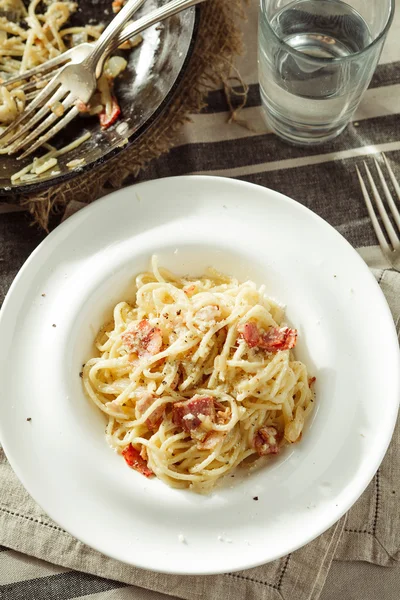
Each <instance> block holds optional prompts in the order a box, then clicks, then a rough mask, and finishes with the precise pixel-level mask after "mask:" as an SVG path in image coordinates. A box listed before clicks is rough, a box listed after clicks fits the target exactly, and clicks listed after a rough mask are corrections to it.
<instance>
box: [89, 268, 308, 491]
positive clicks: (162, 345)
mask: <svg viewBox="0 0 400 600" xmlns="http://www.w3.org/2000/svg"><path fill="white" fill-rule="evenodd" d="M136 286H137V293H136V302H135V304H132V305H131V304H128V303H127V302H120V303H119V304H117V306H116V307H115V308H114V314H113V320H112V322H111V323H109V324H107V325H106V326H105V327H104V328H103V329H102V330H101V331H100V333H99V335H98V337H97V340H96V346H97V349H98V352H99V356H96V357H93V358H91V359H90V360H88V362H87V363H86V364H85V366H84V369H83V372H82V377H83V385H84V388H85V391H86V394H87V396H88V397H89V398H90V400H92V401H93V402H94V403H95V404H96V406H97V407H98V408H99V409H100V410H101V411H102V412H103V413H104V414H105V415H106V418H107V428H106V437H107V441H108V443H109V444H110V446H112V448H114V449H116V450H117V451H118V452H119V453H121V454H122V455H123V456H124V458H125V460H126V462H127V463H128V465H129V466H131V467H132V468H134V469H136V470H137V471H139V472H140V473H142V474H143V475H145V476H148V477H149V476H151V475H153V474H154V475H156V476H157V477H158V478H160V479H161V480H163V481H164V482H166V483H167V484H169V485H171V486H174V487H182V488H186V487H189V488H191V489H193V490H194V491H197V492H202V493H207V492H209V491H210V490H211V489H212V487H213V486H214V485H215V483H216V482H217V481H218V480H219V479H220V478H221V477H223V476H224V475H226V474H227V473H231V471H232V470H233V469H235V467H237V466H238V465H239V464H241V463H243V462H245V463H246V464H247V465H248V463H251V465H252V466H253V465H254V464H257V463H256V462H255V461H254V459H256V458H257V459H258V457H263V456H268V455H270V456H272V455H276V454H278V453H279V451H280V450H281V448H282V447H283V446H284V445H285V444H291V443H294V442H297V441H298V440H299V439H300V438H301V435H302V431H303V426H304V423H305V421H306V419H307V417H308V415H309V414H310V412H311V410H312V407H313V402H314V398H313V392H312V389H311V385H312V383H313V380H314V378H312V379H310V378H309V375H308V373H307V369H306V367H305V365H304V364H303V363H301V362H299V361H296V360H295V359H294V358H293V356H292V349H293V348H294V346H295V344H296V340H297V331H296V330H295V329H291V328H289V327H288V326H287V325H285V323H284V311H283V309H282V308H281V307H280V306H279V305H278V304H276V303H275V302H274V301H272V300H270V299H268V298H267V297H266V296H265V288H264V287H261V288H260V289H257V287H256V285H255V284H254V283H253V282H251V281H246V282H244V283H239V282H238V281H237V280H236V279H234V278H231V277H227V276H225V275H222V274H220V273H218V272H216V271H215V270H213V269H209V271H208V272H207V273H206V274H205V275H204V276H203V277H200V278H198V279H197V278H188V277H178V276H176V275H174V274H172V273H170V272H168V271H166V270H165V269H161V268H158V264H157V259H156V258H155V257H153V259H152V271H151V272H146V273H142V274H140V275H138V276H137V278H136ZM246 459H247V460H246ZM260 461H261V459H260ZM248 466H249V465H248Z"/></svg>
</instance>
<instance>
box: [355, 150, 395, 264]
mask: <svg viewBox="0 0 400 600" xmlns="http://www.w3.org/2000/svg"><path fill="white" fill-rule="evenodd" d="M382 156H383V159H384V161H385V165H386V168H387V170H388V173H389V178H390V181H391V183H392V186H393V188H394V190H395V192H396V194H397V198H398V199H399V200H400V185H399V183H398V181H397V179H396V177H395V175H394V173H393V170H392V168H391V166H390V165H389V163H388V160H387V158H386V156H385V155H384V154H382ZM375 166H376V170H377V172H378V177H379V180H380V183H381V186H382V189H383V192H384V194H385V198H386V201H387V205H388V207H389V208H390V212H391V213H392V217H393V221H394V223H395V224H396V229H397V231H396V229H395V228H394V227H393V225H392V222H391V220H390V217H389V213H388V210H387V207H386V206H385V204H384V202H383V200H382V198H381V195H380V193H379V191H378V188H377V186H376V183H375V181H374V179H373V177H372V175H371V171H370V170H369V168H368V166H367V164H366V163H365V161H364V167H365V172H366V174H367V179H368V182H369V184H370V187H371V190H372V195H373V198H374V202H375V208H374V205H373V203H372V201H371V198H370V196H369V193H368V190H367V186H366V185H365V182H364V179H363V178H362V175H361V173H360V170H359V168H358V167H356V169H357V175H358V179H359V180H360V185H361V191H362V193H363V196H364V201H365V204H366V206H367V210H368V214H369V216H370V219H371V221H372V225H373V228H374V230H375V233H376V237H377V238H378V241H379V245H380V247H381V250H382V252H383V254H384V256H385V257H386V259H387V261H388V262H389V263H390V265H391V266H392V267H393V268H394V269H396V271H400V239H399V235H400V213H399V210H398V207H397V206H396V202H395V201H394V199H393V196H392V193H391V191H390V189H389V185H388V183H387V181H386V179H385V177H384V175H383V172H382V169H381V167H380V166H379V163H378V161H377V160H376V159H375ZM376 209H377V210H378V213H379V215H380V217H381V219H382V223H383V227H384V229H382V227H381V225H380V223H379V221H378V217H377V213H376ZM385 233H386V236H387V238H386V236H385ZM388 240H389V242H390V243H389V242H388Z"/></svg>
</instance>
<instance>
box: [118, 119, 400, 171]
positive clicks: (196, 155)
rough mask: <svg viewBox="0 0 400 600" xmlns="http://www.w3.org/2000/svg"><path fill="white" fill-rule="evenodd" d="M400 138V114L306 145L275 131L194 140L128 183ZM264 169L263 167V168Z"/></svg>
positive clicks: (362, 145)
mask: <svg viewBox="0 0 400 600" xmlns="http://www.w3.org/2000/svg"><path fill="white" fill-rule="evenodd" d="M399 139H400V118H399V116H398V115H386V116H383V117H378V118H373V119H365V120H363V121H360V122H359V124H358V126H357V127H356V126H354V124H350V125H349V126H348V127H347V129H346V130H345V131H344V132H343V133H342V135H341V136H339V137H338V138H336V139H334V140H332V142H329V143H327V144H323V145H321V146H313V147H311V148H306V149H305V148H302V147H298V146H291V145H288V144H287V143H285V142H284V141H282V140H280V139H279V138H278V137H277V136H275V135H270V134H263V135H254V136H251V137H245V138H241V139H240V142H239V143H238V142H237V140H235V139H233V140H225V141H223V142H220V141H215V142H211V141H210V142H208V143H201V144H197V143H191V144H187V145H186V146H184V147H182V146H178V147H176V148H173V149H172V150H171V151H170V152H169V153H168V154H167V155H164V156H162V157H161V158H160V159H159V160H158V161H157V162H155V163H152V165H150V167H149V168H148V169H147V170H146V171H145V172H143V174H142V175H141V176H139V178H137V179H135V178H133V177H129V178H128V179H127V180H126V183H134V182H135V181H145V180H148V179H154V178H156V177H168V176H170V175H171V173H173V174H174V175H182V174H185V173H192V172H196V173H201V172H209V171H211V170H212V171H221V170H223V169H231V168H232V167H235V168H237V167H246V166H250V165H251V166H252V167H253V169H254V167H255V166H256V165H257V164H260V165H261V164H263V163H265V162H268V161H274V162H277V161H279V160H289V159H294V158H303V159H304V158H305V157H307V156H318V155H323V154H330V153H336V152H337V153H339V152H343V151H344V150H350V149H352V148H360V147H365V146H376V145H378V144H383V143H385V144H387V143H389V142H392V141H397V140H399ZM260 170H261V169H260Z"/></svg>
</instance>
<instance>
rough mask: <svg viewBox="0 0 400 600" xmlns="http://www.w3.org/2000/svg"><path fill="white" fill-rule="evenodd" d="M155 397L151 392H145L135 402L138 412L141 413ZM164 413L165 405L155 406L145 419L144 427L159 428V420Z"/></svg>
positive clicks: (151, 429)
mask: <svg viewBox="0 0 400 600" xmlns="http://www.w3.org/2000/svg"><path fill="white" fill-rule="evenodd" d="M154 400H155V397H154V396H153V394H150V393H147V392H145V393H144V394H143V396H142V397H141V398H140V400H138V402H136V408H137V410H138V412H139V414H141V415H143V414H144V413H145V412H146V410H147V409H148V408H150V406H151V405H152V404H153V403H154ZM164 414H165V406H157V408H155V409H154V410H153V412H152V413H151V414H150V416H149V417H148V418H147V419H146V421H145V423H146V427H147V428H148V429H150V431H154V430H156V429H158V428H159V426H160V423H161V421H162V420H163V418H164Z"/></svg>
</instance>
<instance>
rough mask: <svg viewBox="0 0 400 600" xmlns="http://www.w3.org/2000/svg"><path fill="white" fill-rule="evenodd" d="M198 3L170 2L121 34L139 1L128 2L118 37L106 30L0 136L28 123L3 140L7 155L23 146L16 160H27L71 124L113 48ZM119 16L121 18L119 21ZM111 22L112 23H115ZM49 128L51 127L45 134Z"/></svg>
mask: <svg viewBox="0 0 400 600" xmlns="http://www.w3.org/2000/svg"><path fill="white" fill-rule="evenodd" d="M202 1H203V0H172V1H171V2H169V3H167V4H164V5H163V6H161V7H159V8H158V9H156V10H154V11H153V12H151V13H149V14H147V15H144V16H143V17H141V18H140V19H138V20H137V21H135V22H134V23H132V24H131V25H129V26H127V27H125V28H124V29H123V30H122V31H121V29H122V27H123V25H121V23H124V22H125V21H126V20H127V18H128V17H127V14H129V15H131V14H132V13H133V12H134V8H133V7H135V9H137V8H138V7H139V6H140V5H141V3H142V2H143V0H132V2H129V3H128V4H126V5H125V7H124V8H123V9H122V10H121V11H120V13H118V15H117V17H116V18H115V19H117V18H119V21H118V22H119V31H120V33H119V35H118V37H117V38H116V37H115V26H114V27H113V32H112V34H109V33H108V30H109V27H110V26H109V27H107V29H106V30H105V31H104V32H103V34H102V36H101V37H100V38H99V40H98V41H97V42H96V43H95V44H94V45H93V46H92V49H91V53H90V54H89V55H88V56H87V57H86V58H84V59H83V62H81V63H80V64H67V65H66V66H64V67H63V68H62V69H61V70H60V71H59V72H58V73H57V74H56V75H55V76H54V77H53V78H52V79H51V80H50V82H49V83H48V84H47V85H46V87H45V88H44V89H43V90H42V91H41V92H40V93H39V94H38V95H37V96H36V98H35V99H34V100H33V101H32V102H31V104H29V105H28V107H27V108H26V109H25V111H24V112H23V113H21V115H20V116H19V117H18V118H17V119H16V120H15V121H14V122H13V123H12V124H11V125H10V126H9V127H8V128H7V129H6V130H5V131H4V132H3V133H2V134H1V135H0V140H1V139H4V138H6V136H8V135H9V134H10V133H11V132H12V131H13V130H14V129H15V127H17V126H18V125H20V124H21V123H23V122H24V121H26V120H27V119H28V118H29V121H28V122H27V123H25V125H24V126H23V127H22V129H21V130H20V131H18V132H16V133H15V134H14V135H13V136H12V137H11V138H10V139H7V145H10V148H9V153H10V154H12V153H15V152H18V151H19V150H21V149H22V148H24V147H26V146H27V147H28V148H27V150H25V152H24V153H23V154H22V155H21V156H20V157H18V159H22V158H25V157H26V156H29V154H32V152H35V150H37V149H38V148H39V147H40V146H42V145H43V144H44V143H46V142H48V141H49V140H50V139H51V138H52V137H53V136H54V135H56V134H57V133H58V132H59V131H61V129H63V128H64V127H65V126H66V125H67V124H68V123H69V122H70V121H72V119H74V118H75V117H76V116H77V114H78V113H79V110H78V108H77V107H76V105H75V104H76V102H77V101H81V102H83V103H84V104H86V103H87V102H89V100H90V98H91V96H92V95H93V93H94V91H95V90H96V87H97V78H98V77H99V76H100V75H101V72H102V70H103V67H104V63H105V61H106V58H107V57H108V56H109V55H110V53H111V52H112V51H113V50H114V49H115V48H116V47H118V46H119V45H120V44H122V43H123V42H125V41H127V40H129V39H130V38H132V37H133V36H135V35H137V34H138V33H140V32H141V31H143V30H144V29H147V28H148V27H151V26H152V25H154V24H156V23H158V22H159V21H162V20H164V19H166V18H168V17H170V16H172V15H174V14H176V13H178V12H180V11H181V10H184V9H185V8H189V7H190V6H193V5H195V4H198V3H199V2H202ZM127 7H129V12H126V11H125V9H127ZM124 11H125V12H124ZM121 14H122V17H120V15H121ZM115 19H114V20H113V22H112V23H114V22H115ZM112 36H114V37H112ZM81 46H91V45H90V44H81V45H80V46H77V48H78V49H81ZM25 75H26V74H25ZM60 109H61V113H60ZM57 121H58V122H57ZM52 125H53V127H51V129H50V130H49V127H50V126H52ZM33 128H34V129H33Z"/></svg>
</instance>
